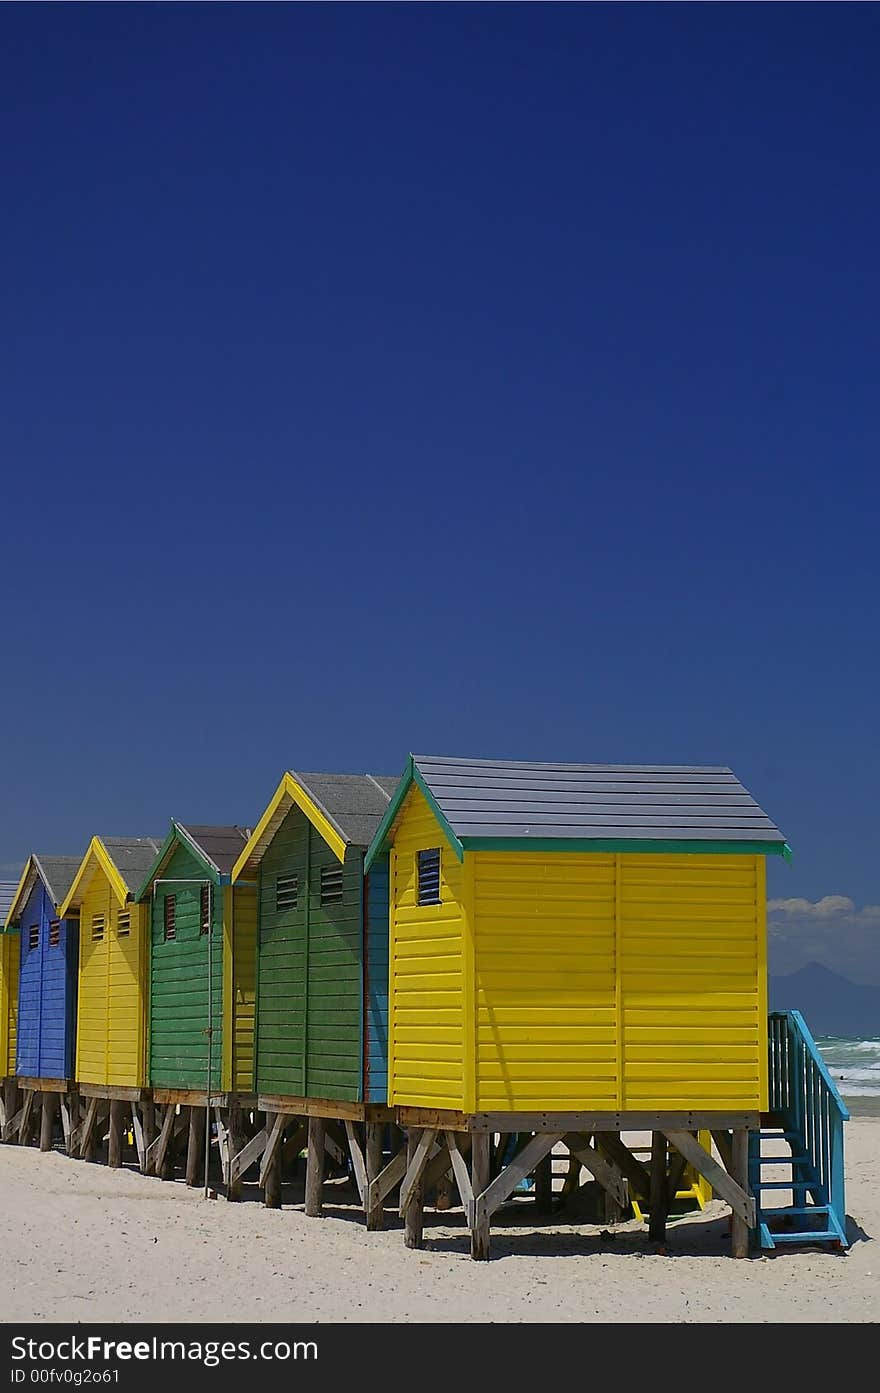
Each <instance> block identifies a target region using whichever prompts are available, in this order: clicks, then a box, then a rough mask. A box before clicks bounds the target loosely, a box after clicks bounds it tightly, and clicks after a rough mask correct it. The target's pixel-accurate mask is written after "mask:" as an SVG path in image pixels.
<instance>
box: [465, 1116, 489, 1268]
mask: <svg viewBox="0 0 880 1393" xmlns="http://www.w3.org/2000/svg"><path fill="white" fill-rule="evenodd" d="M491 1168H492V1148H491V1139H490V1137H489V1133H488V1132H475V1133H474V1135H473V1139H472V1141H471V1189H472V1190H473V1195H474V1199H473V1204H472V1207H471V1209H472V1212H471V1221H470V1223H471V1257H472V1258H476V1259H477V1260H478V1261H480V1262H488V1260H489V1218H490V1216H489V1211H488V1209H487V1208H485V1207H484V1206H481V1205H479V1204H478V1203H477V1200H478V1199H479V1197H480V1196H481V1195H482V1194H483V1193H484V1191H485V1190H487V1189H488V1188H489V1182H490V1180H491Z"/></svg>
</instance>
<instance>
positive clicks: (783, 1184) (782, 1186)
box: [751, 1180, 810, 1190]
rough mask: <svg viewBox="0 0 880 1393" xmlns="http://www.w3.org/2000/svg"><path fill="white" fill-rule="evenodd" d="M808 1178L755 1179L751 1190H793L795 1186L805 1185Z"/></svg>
mask: <svg viewBox="0 0 880 1393" xmlns="http://www.w3.org/2000/svg"><path fill="white" fill-rule="evenodd" d="M809 1183H810V1182H809V1180H755V1181H753V1183H752V1186H751V1188H752V1189H753V1190H793V1189H794V1188H795V1187H796V1186H799V1185H807V1186H809Z"/></svg>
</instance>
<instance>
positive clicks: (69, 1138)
mask: <svg viewBox="0 0 880 1393" xmlns="http://www.w3.org/2000/svg"><path fill="white" fill-rule="evenodd" d="M58 1107H59V1111H60V1113H61V1131H62V1133H63V1134H64V1150H65V1151H66V1152H67V1154H68V1156H70V1155H72V1154H73V1129H74V1127H75V1125H76V1119H77V1115H78V1114H77V1107H78V1104H77V1097H76V1094H75V1093H62V1094H61V1096H60V1098H59V1100H58Z"/></svg>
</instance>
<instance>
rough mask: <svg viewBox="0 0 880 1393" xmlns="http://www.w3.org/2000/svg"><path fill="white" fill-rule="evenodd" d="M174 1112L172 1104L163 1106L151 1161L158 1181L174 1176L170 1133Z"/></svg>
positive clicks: (172, 1128) (173, 1121)
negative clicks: (163, 1110)
mask: <svg viewBox="0 0 880 1393" xmlns="http://www.w3.org/2000/svg"><path fill="white" fill-rule="evenodd" d="M175 1118H176V1110H175V1106H174V1104H173V1103H166V1104H165V1115H164V1117H163V1118H162V1126H161V1128H160V1131H159V1135H158V1137H157V1138H156V1142H155V1147H156V1153H155V1159H154V1161H153V1174H154V1175H157V1176H158V1177H159V1179H160V1180H171V1179H172V1177H173V1175H174V1142H173V1138H172V1133H173V1131H174V1123H175Z"/></svg>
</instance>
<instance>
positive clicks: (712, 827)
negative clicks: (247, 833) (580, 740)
mask: <svg viewBox="0 0 880 1393" xmlns="http://www.w3.org/2000/svg"><path fill="white" fill-rule="evenodd" d="M413 784H416V785H417V787H418V788H419V789H420V790H421V792H422V794H423V795H424V797H425V798H426V799H427V801H428V803H429V804H430V806H431V809H432V811H433V813H434V815H435V817H436V818H437V821H438V823H439V824H440V826H441V828H442V829H443V832H444V834H445V836H446V839H447V841H448V842H449V844H450V846H451V847H452V848H453V850H454V851H455V853H456V855H457V856H458V857H459V858H461V857H462V856H463V855H464V852H465V851H466V850H474V851H478V850H490V849H492V850H495V849H497V850H507V849H510V850H515V849H518V850H523V849H524V848H525V847H532V848H539V849H546V850H575V849H583V850H590V849H592V850H595V851H622V850H629V851H634V850H656V851H665V850H669V851H678V852H688V851H690V852H714V851H724V852H741V853H748V852H751V853H761V854H765V855H769V854H773V853H776V854H780V855H787V854H790V848H789V847H788V844H787V842H786V840H785V837H784V836H783V834H782V833H781V832H780V831H779V828H778V827H776V825H775V824H774V823H773V822H771V820H770V818H769V817H768V816H767V814H766V813H765V812H764V811H763V810H762V809H761V808H760V807H759V806H758V804H757V803H756V802H755V800H754V798H752V796H751V794H750V793H748V792H747V790H746V789H745V788H744V787H743V785H742V784H741V783H740V782H739V780H738V779H737V778H736V776H735V775H734V774H733V772H732V771H731V770H730V769H728V768H727V767H726V766H709V767H700V766H695V765H641V764H630V765H624V764H547V763H532V762H527V761H512V760H479V759H453V758H440V757H437V756H432V755H411V756H410V760H409V764H408V766H407V768H406V770H405V772H404V775H403V778H402V779H401V781H400V784H399V786H398V789H397V791H396V793H395V796H394V799H393V800H392V803H391V805H390V807H389V809H388V812H387V813H386V815H385V817H384V819H383V821H382V825H381V827H380V828H379V830H378V832H377V833H376V836H375V838H374V839H373V842H372V844H371V846H370V850H369V852H368V855H367V866H368V867H369V865H370V864H371V863H372V861H373V860H374V859H375V857H376V856H377V855H378V853H379V851H380V850H382V849H383V847H385V846H387V845H388V843H389V840H390V834H391V832H392V830H393V826H394V822H395V820H396V818H397V816H398V814H399V812H400V809H401V807H402V805H403V802H404V799H405V798H406V795H407V793H408V792H409V790H410V788H411V787H412V785H413Z"/></svg>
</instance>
